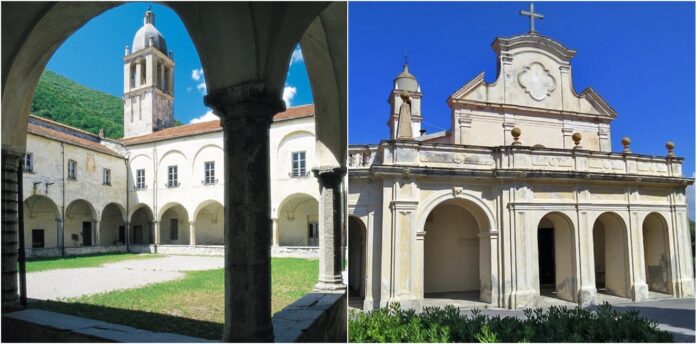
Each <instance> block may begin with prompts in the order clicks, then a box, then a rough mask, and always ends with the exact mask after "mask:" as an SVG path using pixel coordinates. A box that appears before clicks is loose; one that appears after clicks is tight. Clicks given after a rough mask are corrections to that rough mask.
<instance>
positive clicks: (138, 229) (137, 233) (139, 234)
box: [133, 225, 143, 244]
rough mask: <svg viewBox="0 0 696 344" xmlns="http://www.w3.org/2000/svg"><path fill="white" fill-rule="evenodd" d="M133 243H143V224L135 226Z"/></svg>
mask: <svg viewBox="0 0 696 344" xmlns="http://www.w3.org/2000/svg"><path fill="white" fill-rule="evenodd" d="M133 243H134V244H142V243H143V226H139V225H136V226H133Z"/></svg>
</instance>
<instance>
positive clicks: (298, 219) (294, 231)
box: [277, 193, 319, 246]
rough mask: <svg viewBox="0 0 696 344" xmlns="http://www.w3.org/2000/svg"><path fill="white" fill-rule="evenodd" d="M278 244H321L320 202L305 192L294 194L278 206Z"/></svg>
mask: <svg viewBox="0 0 696 344" xmlns="http://www.w3.org/2000/svg"><path fill="white" fill-rule="evenodd" d="M277 216H278V220H277V221H278V222H277V231H278V234H277V237H278V246H318V245H319V202H318V201H317V200H316V198H314V197H312V196H310V195H308V194H305V193H295V194H292V195H290V196H288V197H286V198H285V199H283V201H282V202H281V203H280V206H279V207H278V214H277Z"/></svg>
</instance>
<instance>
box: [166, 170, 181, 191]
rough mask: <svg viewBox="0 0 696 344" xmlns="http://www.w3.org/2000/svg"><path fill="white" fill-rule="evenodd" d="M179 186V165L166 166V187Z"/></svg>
mask: <svg viewBox="0 0 696 344" xmlns="http://www.w3.org/2000/svg"><path fill="white" fill-rule="evenodd" d="M177 186H179V166H177V165H174V166H169V167H167V187H168V188H175V187H177Z"/></svg>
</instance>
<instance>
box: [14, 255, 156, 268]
mask: <svg viewBox="0 0 696 344" xmlns="http://www.w3.org/2000/svg"><path fill="white" fill-rule="evenodd" d="M157 257H160V256H158V255H156V254H137V253H125V252H123V253H118V252H117V253H98V254H89V255H83V256H67V257H61V258H34V259H27V272H38V271H46V270H54V269H75V268H90V267H97V266H102V265H104V264H107V263H115V262H120V261H123V260H131V259H151V258H157Z"/></svg>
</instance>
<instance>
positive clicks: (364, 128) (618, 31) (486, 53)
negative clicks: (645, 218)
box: [348, 2, 695, 218]
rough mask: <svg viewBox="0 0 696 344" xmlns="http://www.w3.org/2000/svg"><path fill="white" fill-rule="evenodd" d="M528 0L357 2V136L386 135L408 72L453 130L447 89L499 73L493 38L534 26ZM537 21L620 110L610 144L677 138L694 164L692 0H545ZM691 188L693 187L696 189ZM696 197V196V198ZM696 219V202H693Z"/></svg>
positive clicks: (578, 78) (638, 148)
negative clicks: (399, 80)
mask: <svg viewBox="0 0 696 344" xmlns="http://www.w3.org/2000/svg"><path fill="white" fill-rule="evenodd" d="M528 6H529V5H528V3H527V2H488V3H478V2H470V3H363V2H360V3H357V2H354V3H350V5H349V80H350V83H349V95H350V97H349V117H348V118H349V125H348V128H349V142H350V143H351V144H354V143H377V142H379V140H381V139H385V138H388V134H389V131H388V127H387V125H386V122H387V118H388V116H389V105H388V103H387V97H388V95H389V92H390V90H391V87H392V84H393V80H394V77H395V76H396V75H397V74H398V73H399V72H400V71H401V69H402V64H403V61H404V49H406V50H407V52H408V61H409V70H410V71H411V72H412V73H413V74H414V75H415V76H416V77H417V78H418V80H419V82H420V85H421V88H422V91H423V104H422V113H423V121H424V123H423V128H424V129H427V130H428V132H435V131H440V130H443V129H450V122H449V121H450V111H449V108H448V107H447V104H446V99H447V97H448V96H449V95H450V94H452V93H453V92H454V91H456V90H457V89H458V88H459V87H461V86H463V85H464V84H466V83H467V82H468V81H469V80H471V79H472V78H474V77H475V76H476V75H477V74H478V73H480V72H482V71H485V72H486V81H487V82H493V81H494V79H495V77H496V55H495V53H494V52H493V50H492V49H491V43H492V42H493V40H494V39H495V38H496V37H497V36H501V37H510V36H514V35H518V34H523V33H526V32H528V31H529V19H528V17H522V16H520V15H519V11H520V10H527V9H528ZM535 10H536V11H537V12H540V13H542V14H543V15H544V16H545V18H544V19H543V20H537V21H536V30H537V31H538V32H539V33H540V34H542V35H545V36H548V37H551V38H553V39H554V40H557V41H559V42H561V43H562V44H564V45H565V46H566V47H569V48H571V49H574V50H576V51H577V54H576V56H575V58H573V60H571V64H572V68H573V84H574V87H575V89H576V90H577V91H581V90H583V89H584V88H586V87H588V86H591V87H592V88H593V89H595V90H596V91H597V92H598V93H599V94H600V95H601V96H602V97H604V98H605V99H606V100H607V101H608V102H609V104H611V106H612V107H613V108H614V109H615V110H616V111H617V112H618V117H617V118H616V120H614V122H613V123H612V148H613V149H614V150H615V151H618V150H619V149H621V147H622V146H621V143H620V141H621V138H622V137H623V136H630V137H631V139H632V141H633V143H632V144H631V149H632V150H633V152H635V153H641V154H654V155H665V154H666V150H665V148H664V144H665V142H666V141H668V140H673V141H674V142H675V143H676V149H675V152H676V153H677V155H678V156H682V157H686V160H685V162H684V175H686V176H692V175H693V173H694V113H695V110H694V92H695V91H694V61H695V59H694V3H693V2H689V3H687V2H681V3H645V2H643V3H619V2H614V3H602V2H583V3H580V2H567V3H554V2H537V3H535ZM692 197H693V194H692ZM692 204H693V202H692ZM690 213H691V217H692V218H693V207H692V208H691V211H690Z"/></svg>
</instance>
